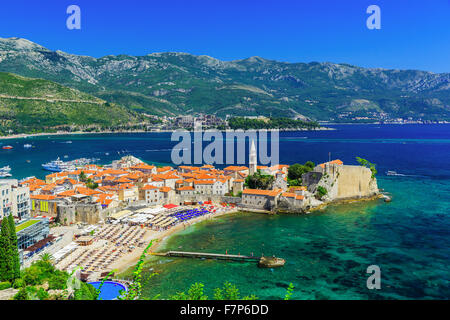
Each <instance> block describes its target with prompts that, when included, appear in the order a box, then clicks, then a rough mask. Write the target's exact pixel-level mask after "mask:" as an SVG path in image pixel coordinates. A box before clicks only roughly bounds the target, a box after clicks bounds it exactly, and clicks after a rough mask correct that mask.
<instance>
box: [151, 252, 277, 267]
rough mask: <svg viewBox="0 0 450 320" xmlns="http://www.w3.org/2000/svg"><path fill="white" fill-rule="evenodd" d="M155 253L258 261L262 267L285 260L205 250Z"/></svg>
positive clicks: (183, 256) (172, 255)
mask: <svg viewBox="0 0 450 320" xmlns="http://www.w3.org/2000/svg"><path fill="white" fill-rule="evenodd" d="M152 254H153V255H157V256H163V257H181V258H194V259H216V260H228V261H240V262H257V263H258V266H260V267H270V268H273V267H281V266H283V265H284V263H285V260H284V259H281V258H275V257H273V258H266V257H255V256H246V255H240V254H239V255H237V254H221V253H205V252H188V251H168V252H165V253H152Z"/></svg>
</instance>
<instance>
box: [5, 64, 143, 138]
mask: <svg viewBox="0 0 450 320" xmlns="http://www.w3.org/2000/svg"><path fill="white" fill-rule="evenodd" d="M136 120H137V117H136V115H134V114H133V113H131V112H130V111H128V110H127V109H126V108H124V107H121V106H118V105H115V104H111V103H107V102H106V101H104V100H101V99H99V98H96V97H93V96H91V95H89V94H86V93H82V92H80V91H78V90H75V89H71V88H67V87H64V86H62V85H60V84H57V83H54V82H51V81H48V80H42V79H30V78H25V77H21V76H17V75H13V74H9V73H1V72H0V135H5V134H7V133H32V132H42V131H52V130H53V131H54V130H56V129H57V128H58V127H61V126H76V127H77V128H80V127H89V126H98V127H102V128H106V127H111V126H117V125H121V124H125V123H128V122H130V121H136Z"/></svg>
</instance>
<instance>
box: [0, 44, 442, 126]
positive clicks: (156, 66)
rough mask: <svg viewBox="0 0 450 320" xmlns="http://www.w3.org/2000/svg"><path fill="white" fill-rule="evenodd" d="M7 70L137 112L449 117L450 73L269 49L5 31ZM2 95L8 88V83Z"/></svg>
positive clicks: (2, 56)
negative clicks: (107, 43) (98, 48)
mask: <svg viewBox="0 0 450 320" xmlns="http://www.w3.org/2000/svg"><path fill="white" fill-rule="evenodd" d="M0 72H7V73H11V74H15V75H20V76H23V77H29V78H39V79H45V80H47V81H51V82H54V83H57V84H59V85H61V86H64V87H66V88H71V89H76V90H77V92H80V93H79V94H80V97H81V96H83V95H87V96H89V97H91V98H90V99H94V100H96V99H98V100H100V101H103V102H105V103H108V106H111V105H113V106H114V108H117V110H121V111H120V112H125V113H126V112H130V114H133V115H134V114H135V113H136V112H137V113H139V112H141V113H145V114H153V115H168V116H173V115H184V114H194V113H207V114H215V115H217V116H220V117H223V116H225V115H234V116H252V115H264V116H274V117H279V116H283V117H286V116H289V117H299V118H304V117H307V118H310V119H314V120H319V121H343V120H346V119H347V118H348V117H354V116H359V117H372V116H374V115H375V116H377V115H382V116H383V117H387V118H412V119H426V120H450V73H441V74H437V73H432V72H426V71H418V70H387V69H369V68H362V67H357V66H352V65H348V64H336V63H330V62H311V63H287V62H278V61H273V60H267V59H263V58H260V57H251V58H248V59H243V60H235V61H221V60H218V59H215V58H212V57H209V56H196V55H191V54H188V53H175V52H167V53H151V54H148V55H145V56H130V55H115V56H114V55H110V56H105V57H101V58H94V57H89V56H80V55H74V54H69V53H65V52H62V51H52V50H49V49H47V48H44V47H43V46H40V45H38V44H36V43H33V42H31V41H28V40H25V39H21V38H8V39H3V38H0ZM1 94H9V93H8V92H5V89H4V87H3V85H2V86H1V87H0V95H1ZM96 101H97V100H96ZM0 103H2V101H1V100H0ZM103 106H106V104H103ZM3 107H5V106H3ZM117 110H115V111H114V112H116V111H117ZM109 113H110V112H109ZM122 116H123V114H122Z"/></svg>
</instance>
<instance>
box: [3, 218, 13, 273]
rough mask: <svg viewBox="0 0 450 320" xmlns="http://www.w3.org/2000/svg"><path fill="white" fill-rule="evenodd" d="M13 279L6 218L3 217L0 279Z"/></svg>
mask: <svg viewBox="0 0 450 320" xmlns="http://www.w3.org/2000/svg"><path fill="white" fill-rule="evenodd" d="M13 279H14V263H13V259H12V256H11V242H10V232H9V222H8V218H6V217H4V218H3V221H2V228H1V231H0V281H10V280H13Z"/></svg>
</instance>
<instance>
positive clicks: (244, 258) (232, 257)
mask: <svg viewBox="0 0 450 320" xmlns="http://www.w3.org/2000/svg"><path fill="white" fill-rule="evenodd" d="M163 255H164V256H166V257H183V258H197V259H217V260H231V261H259V260H260V259H261V257H252V256H243V255H237V254H220V253H203V252H186V251H169V252H166V253H165V254H163Z"/></svg>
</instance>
